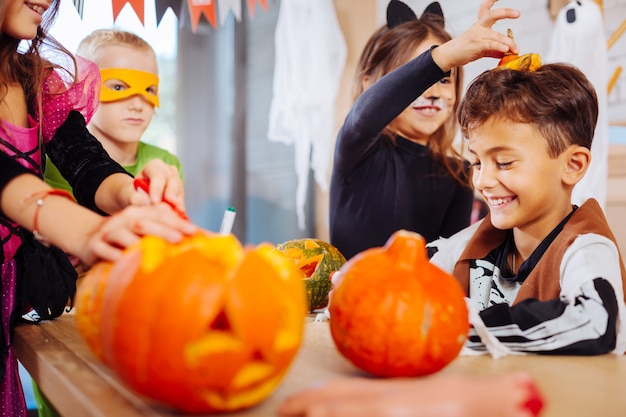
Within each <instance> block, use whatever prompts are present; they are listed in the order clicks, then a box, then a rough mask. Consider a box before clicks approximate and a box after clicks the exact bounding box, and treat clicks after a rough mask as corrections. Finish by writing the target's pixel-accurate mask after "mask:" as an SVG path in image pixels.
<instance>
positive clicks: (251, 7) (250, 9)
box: [248, 0, 267, 18]
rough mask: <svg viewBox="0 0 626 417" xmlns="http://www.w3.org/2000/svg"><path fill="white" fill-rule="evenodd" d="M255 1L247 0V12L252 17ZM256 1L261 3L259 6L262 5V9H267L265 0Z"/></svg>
mask: <svg viewBox="0 0 626 417" xmlns="http://www.w3.org/2000/svg"><path fill="white" fill-rule="evenodd" d="M256 2H257V0H248V14H249V15H250V18H253V17H254V8H255V7H256ZM258 2H259V3H260V4H261V7H263V10H265V11H267V0H258Z"/></svg>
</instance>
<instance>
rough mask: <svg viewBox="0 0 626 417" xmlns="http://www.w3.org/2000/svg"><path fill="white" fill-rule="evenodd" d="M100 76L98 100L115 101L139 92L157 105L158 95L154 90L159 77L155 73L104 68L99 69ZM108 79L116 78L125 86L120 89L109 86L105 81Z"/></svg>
mask: <svg viewBox="0 0 626 417" xmlns="http://www.w3.org/2000/svg"><path fill="white" fill-rule="evenodd" d="M100 76H101V77H102V88H101V89H100V101H103V102H109V101H116V100H121V99H124V98H127V97H130V96H134V95H136V94H139V95H141V96H143V97H144V98H145V99H146V100H148V102H150V103H151V104H152V105H154V106H155V107H159V95H158V93H157V92H156V91H158V90H157V88H158V86H159V77H158V76H157V75H156V74H153V73H151V72H145V71H139V70H133V69H128V68H105V69H101V70H100ZM110 80H118V81H120V82H121V83H122V84H125V86H123V88H122V89H121V90H115V89H112V88H109V87H107V85H106V82H107V81H110ZM109 84H110V83H109ZM151 90H152V91H155V92H154V93H153V92H151Z"/></svg>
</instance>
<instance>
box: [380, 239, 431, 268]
mask: <svg viewBox="0 0 626 417" xmlns="http://www.w3.org/2000/svg"><path fill="white" fill-rule="evenodd" d="M385 251H386V252H387V253H388V255H389V257H390V258H392V259H394V260H395V261H396V262H397V265H398V266H400V267H405V266H406V267H408V268H415V265H416V264H418V263H421V262H425V261H426V241H425V240H424V238H423V237H422V236H421V235H420V234H419V233H415V232H410V231H408V230H399V231H397V232H395V233H394V234H393V235H392V236H391V237H390V238H389V241H388V242H387V244H386V245H385Z"/></svg>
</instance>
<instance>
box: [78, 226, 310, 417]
mask: <svg viewBox="0 0 626 417" xmlns="http://www.w3.org/2000/svg"><path fill="white" fill-rule="evenodd" d="M305 314H306V294H305V291H304V285H303V283H302V280H301V276H300V273H299V271H298V270H297V269H296V268H295V267H294V265H293V262H292V261H291V260H290V259H288V258H287V257H285V256H284V255H283V254H282V253H280V252H279V251H277V250H276V249H275V247H274V246H272V245H269V244H261V245H259V246H256V247H249V248H245V249H244V248H243V247H242V246H241V244H240V243H239V242H238V240H237V239H236V238H235V237H234V236H233V235H229V236H220V235H210V234H208V233H204V232H200V233H198V234H196V235H194V236H191V237H186V238H185V239H184V240H183V241H182V242H181V243H179V244H176V245H172V244H169V243H167V242H166V241H164V240H162V239H160V238H156V237H150V236H148V237H144V238H143V239H141V241H140V242H139V243H138V244H136V245H134V246H131V247H129V248H127V249H126V250H125V252H124V254H123V256H122V258H121V259H120V260H118V261H117V262H115V263H101V264H98V265H96V266H95V267H94V268H92V269H91V270H90V272H88V274H87V276H86V277H85V279H84V281H83V283H82V284H81V286H80V287H79V289H78V292H77V297H76V324H77V329H78V331H79V333H80V334H81V335H82V336H83V338H84V339H85V341H86V343H87V344H88V345H89V346H90V348H91V349H92V351H93V352H94V354H95V355H96V356H97V357H99V358H100V359H102V360H103V361H104V363H105V364H107V365H108V366H109V367H111V368H112V369H113V370H114V371H115V372H116V373H117V375H118V376H119V377H120V379H122V380H123V381H125V382H126V383H127V384H128V385H129V386H130V387H132V388H133V389H135V390H136V391H137V392H139V393H141V394H143V395H145V396H147V397H150V398H153V399H155V400H157V401H160V402H162V403H165V404H168V405H170V406H172V407H174V408H176V409H179V410H182V411H185V412H193V413H198V412H213V411H232V410H237V409H242V408H246V407H249V406H252V405H255V404H257V403H258V402H260V401H262V400H263V399H265V398H266V397H267V396H269V395H270V394H271V393H272V392H273V390H274V389H275V388H276V386H277V385H278V384H279V383H280V381H281V380H282V378H283V376H284V374H285V373H286V371H287V369H288V367H289V365H290V364H291V361H292V359H293V358H294V356H295V354H296V352H297V350H298V348H299V346H300V343H301V340H302V332H303V326H304V316H305Z"/></svg>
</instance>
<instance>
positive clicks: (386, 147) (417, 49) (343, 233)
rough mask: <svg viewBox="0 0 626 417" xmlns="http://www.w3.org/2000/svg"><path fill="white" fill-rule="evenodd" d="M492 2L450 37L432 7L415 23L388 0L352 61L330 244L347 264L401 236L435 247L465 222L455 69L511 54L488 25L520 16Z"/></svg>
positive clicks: (512, 48) (470, 199)
mask: <svg viewBox="0 0 626 417" xmlns="http://www.w3.org/2000/svg"><path fill="white" fill-rule="evenodd" d="M495 2H496V0H484V1H483V3H482V4H481V5H480V7H479V12H478V19H477V21H476V23H474V24H473V25H472V26H471V27H470V28H469V29H468V30H467V31H465V32H464V33H462V34H461V35H459V36H458V37H456V38H454V39H453V38H452V36H451V35H450V34H449V33H448V32H446V30H445V19H444V16H443V12H442V10H441V7H440V5H439V3H437V2H434V3H431V4H430V5H429V6H428V7H427V8H426V9H425V10H424V12H423V13H422V14H421V16H420V17H417V15H416V14H415V13H414V12H413V11H412V10H411V8H410V7H408V6H407V5H406V4H405V3H403V2H401V1H398V0H391V1H390V2H389V5H388V7H387V23H386V24H385V25H383V26H382V27H380V28H379V29H378V30H376V31H375V32H374V34H373V35H372V36H371V37H370V39H369V40H368V42H367V44H366V45H365V48H364V49H363V52H362V54H361V57H360V59H359V62H358V65H357V68H356V74H355V78H354V87H353V93H354V99H355V102H354V104H353V106H352V108H351V109H350V112H349V113H348V115H347V117H346V119H345V121H344V124H343V126H342V128H341V130H340V132H339V135H338V137H337V141H336V144H335V153H334V159H333V172H332V176H331V190H330V194H329V196H330V207H329V217H330V219H329V220H330V223H329V226H330V240H331V243H332V244H333V245H335V246H336V247H337V248H338V249H339V250H340V251H341V252H342V253H343V254H344V255H345V256H346V257H347V258H350V257H352V256H354V255H356V254H357V253H359V252H361V251H363V250H365V249H368V248H371V247H376V246H382V245H384V244H385V242H386V241H387V239H388V238H389V236H391V234H393V233H394V232H395V231H397V230H399V229H406V230H411V231H414V232H417V233H420V234H421V235H422V236H424V238H425V239H426V240H427V241H432V240H435V239H437V238H439V237H448V236H451V235H452V234H454V233H456V232H458V231H459V230H461V229H463V228H465V227H467V226H468V225H469V224H470V219H471V211H472V208H473V205H474V192H473V190H472V187H471V185H470V178H469V172H470V170H469V164H468V163H467V161H466V160H464V159H463V157H462V155H461V154H460V153H459V151H457V150H456V149H455V147H454V139H455V136H456V133H457V124H456V117H455V114H456V111H457V108H458V104H459V102H460V98H461V93H462V87H463V79H462V66H463V65H465V64H466V63H468V62H470V61H473V60H475V59H478V58H480V57H487V56H489V57H495V58H500V57H502V56H503V55H504V54H505V53H508V52H513V53H515V52H517V46H516V45H515V42H514V40H512V39H510V38H509V37H507V36H506V35H505V34H501V33H498V32H496V31H493V30H492V29H491V26H492V25H493V24H494V23H496V22H497V21H498V20H501V19H508V18H517V17H518V16H519V12H518V11H516V10H513V9H507V8H497V9H493V10H492V9H491V7H492V6H493V5H494V4H495ZM373 225H375V227H374V226H373Z"/></svg>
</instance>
